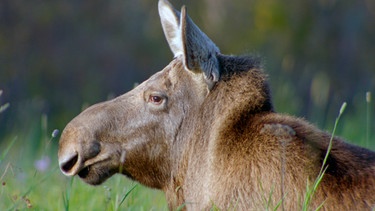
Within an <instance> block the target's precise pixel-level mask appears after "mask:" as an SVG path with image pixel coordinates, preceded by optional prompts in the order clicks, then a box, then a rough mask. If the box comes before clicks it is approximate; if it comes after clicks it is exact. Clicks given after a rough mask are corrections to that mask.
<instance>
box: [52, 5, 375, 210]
mask: <svg viewBox="0 0 375 211" xmlns="http://www.w3.org/2000/svg"><path fill="white" fill-rule="evenodd" d="M158 9H159V15H160V18H161V23H162V28H163V31H164V34H165V36H166V39H167V42H168V44H169V47H170V49H171V50H172V52H173V54H174V59H173V60H172V61H171V62H170V63H169V65H167V66H166V67H165V68H164V69H163V70H161V71H159V72H157V73H156V74H154V75H153V76H151V77H150V78H149V79H148V80H146V81H144V82H143V83H141V84H140V85H138V86H137V87H135V88H134V89H133V90H131V91H129V92H127V93H125V94H123V95H121V96H119V97H117V98H114V99H112V100H109V101H106V102H102V103H98V104H95V105H92V106H90V107H89V108H87V109H86V110H84V111H83V112H82V113H81V114H79V115H78V116H77V117H75V118H74V119H73V120H72V121H71V122H69V123H68V125H67V126H66V127H65V129H64V131H63V133H62V135H61V138H60V141H59V150H58V161H59V166H60V169H61V171H62V172H63V174H65V175H67V176H74V175H78V176H79V177H80V178H81V179H82V180H83V181H84V182H86V183H88V184H91V185H99V184H101V183H103V182H104V181H105V180H106V179H108V178H110V177H111V176H112V175H114V174H123V175H125V176H127V177H129V178H130V179H133V180H136V181H138V182H140V183H141V184H143V185H145V186H147V187H150V188H156V189H160V190H162V191H163V192H164V193H165V196H166V199H167V202H168V207H169V209H171V210H176V209H178V208H182V209H187V210H208V209H211V208H219V209H224V210H226V209H234V210H264V209H269V208H273V209H277V208H281V207H282V208H283V209H285V210H301V209H302V208H303V206H304V205H303V203H304V201H306V199H307V197H310V199H309V209H310V208H311V209H316V208H321V209H324V210H371V209H373V208H374V207H375V152H373V151H371V150H368V149H365V148H362V147H359V146H354V145H352V144H349V143H347V142H345V141H344V140H343V139H341V138H339V137H332V138H331V136H332V135H331V134H329V133H326V132H323V131H321V130H319V129H317V128H316V127H315V126H314V125H312V124H310V123H308V122H307V121H305V120H303V119H301V118H297V117H293V116H289V115H285V114H279V113H277V112H276V111H275V110H274V108H273V105H272V99H271V94H270V88H269V86H268V82H267V75H266V74H265V73H264V70H263V68H262V64H261V62H260V61H259V59H258V58H257V57H253V56H248V55H246V56H232V55H224V54H221V53H220V50H219V48H218V47H217V46H216V45H215V44H214V43H213V41H211V40H210V38H208V36H207V35H206V34H204V33H203V32H202V31H201V30H200V29H199V28H198V27H197V25H195V23H193V21H192V20H191V18H190V17H189V16H188V15H187V12H186V8H185V6H183V7H182V9H181V10H180V11H178V10H176V9H174V7H173V6H172V5H171V4H170V3H169V2H168V1H167V0H159V3H158ZM330 146H331V147H330ZM329 147H330V148H329ZM329 149H330V150H329ZM326 155H328V157H327V158H326ZM325 158H326V159H325ZM323 161H325V162H323ZM323 164H325V165H324V166H323V169H324V174H323V177H322V179H321V180H320V182H319V184H318V186H317V187H316V189H315V192H314V194H313V195H308V194H307V192H308V190H310V189H311V188H312V184H313V183H314V181H315V180H316V178H317V177H318V176H319V175H320V173H321V169H322V165H323Z"/></svg>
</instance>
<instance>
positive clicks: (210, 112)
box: [164, 55, 273, 208]
mask: <svg viewBox="0 0 375 211" xmlns="http://www.w3.org/2000/svg"><path fill="white" fill-rule="evenodd" d="M219 61H220V65H221V71H222V76H221V80H220V81H219V82H217V83H216V85H215V86H214V87H213V89H212V90H211V92H210V93H209V94H208V96H207V97H206V99H205V101H204V102H203V103H202V105H201V106H200V107H198V108H194V109H193V110H190V111H189V113H188V114H187V116H186V120H185V121H184V123H183V124H184V125H182V127H181V131H180V133H179V135H178V137H177V140H176V141H175V142H174V146H173V147H172V150H171V151H172V155H171V156H172V158H171V160H174V161H176V162H174V166H172V172H171V180H170V184H169V185H168V186H167V187H166V188H165V189H164V191H165V192H166V197H167V199H168V201H169V206H170V208H176V207H177V206H179V205H181V204H183V203H184V202H185V200H186V199H185V197H186V196H185V195H184V189H185V188H189V184H187V183H188V182H189V181H190V182H191V181H192V180H194V175H199V172H198V171H202V172H201V173H203V174H201V175H204V174H205V172H204V171H205V170H204V168H205V167H206V166H207V165H209V163H205V162H207V160H209V157H208V156H209V155H207V154H208V153H207V152H208V150H209V145H210V144H212V143H214V142H215V141H216V140H219V139H220V136H223V134H222V133H221V131H223V130H225V128H233V127H234V125H239V124H237V123H238V122H239V121H246V120H248V119H249V118H251V116H252V115H256V114H258V113H263V112H273V107H272V103H271V96H270V92H269V88H268V84H267V83H266V75H265V74H264V73H263V72H262V70H261V69H260V67H259V63H258V62H257V60H255V59H253V58H250V57H232V56H224V55H219ZM245 119H246V120H245ZM214 131H216V132H214ZM194 182H196V181H194ZM202 185H204V184H202Z"/></svg>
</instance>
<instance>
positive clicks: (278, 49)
mask: <svg viewBox="0 0 375 211" xmlns="http://www.w3.org/2000/svg"><path fill="white" fill-rule="evenodd" d="M171 2H172V4H173V5H175V6H176V7H177V8H180V6H181V5H183V4H185V5H186V6H187V8H188V13H189V14H190V16H191V17H192V19H193V20H194V21H195V22H196V23H197V25H198V26H200V28H201V29H202V30H203V31H205V32H206V34H207V35H208V36H209V37H211V39H212V40H213V41H214V42H216V44H217V45H218V46H219V47H220V48H221V51H222V53H224V54H248V53H255V54H258V55H260V56H261V57H262V58H263V59H264V67H265V70H266V72H267V73H268V74H269V76H270V83H271V88H272V93H273V95H274V103H275V107H276V110H277V111H279V112H285V113H290V114H292V115H296V116H302V117H305V118H306V119H308V120H309V121H311V122H313V123H314V124H317V125H318V126H319V127H321V128H323V129H327V130H328V129H330V128H331V127H332V125H333V122H334V118H335V117H336V116H337V113H338V110H339V108H340V106H341V104H342V103H343V102H344V101H346V102H348V107H347V110H346V115H344V119H345V118H347V119H349V120H350V121H349V122H355V127H353V124H349V125H348V126H343V127H342V129H341V131H346V134H345V135H346V136H347V138H348V139H359V138H361V137H362V136H359V135H358V134H362V135H363V134H365V133H366V130H365V128H366V127H367V128H368V127H370V129H371V130H374V129H375V128H374V120H373V119H374V118H369V115H370V117H373V114H374V107H375V106H374V104H373V103H371V104H369V105H370V108H369V109H367V111H370V112H365V111H366V106H367V107H369V105H368V104H366V101H365V93H366V92H367V91H372V92H373V91H374V90H375V1H373V0H348V1H339V0H306V1H299V0H284V1H277V0H252V1H245V0H231V1H225V0H201V1H181V0H180V1H173V0H172V1H171ZM172 57H173V56H172V53H171V52H170V50H169V48H168V45H167V43H166V41H165V38H164V35H163V32H162V28H161V25H160V21H159V16H158V13H157V1H156V0H121V1H120V0H108V1H98V0H90V1H80V0H74V1H73V0H69V1H45V0H44V1H43V0H35V1H28V0H1V1H0V89H2V90H3V91H4V93H3V95H2V96H1V97H0V105H2V104H5V103H10V107H9V108H8V109H7V110H6V111H4V112H3V113H1V114H0V144H1V143H2V142H4V140H5V141H6V140H10V139H12V137H13V136H14V134H19V133H22V134H27V137H29V138H30V140H32V141H35V142H36V143H35V144H36V148H37V146H38V142H39V141H40V140H41V139H40V138H38V137H41V133H43V132H50V131H52V130H53V129H55V128H57V129H60V131H62V129H63V128H64V126H65V125H66V124H67V123H68V121H69V120H71V119H72V118H73V117H74V116H76V115H77V114H78V113H79V112H80V111H81V109H82V107H85V106H87V105H91V104H94V103H97V102H100V101H104V100H106V99H108V98H112V97H114V96H118V95H120V94H122V93H125V92H127V91H128V90H130V89H131V88H132V87H133V84H134V83H135V82H141V81H143V80H145V79H147V78H148V77H149V76H150V75H152V74H153V73H155V72H156V71H159V70H161V69H162V68H163V67H164V66H166V65H167V64H168V62H169V61H170V60H171V59H172ZM43 119H44V120H43ZM366 119H367V120H368V119H370V121H371V123H370V124H367V126H365V125H366V121H367V120H366ZM351 120H353V121H351ZM354 120H355V121H354ZM43 121H44V123H43ZM46 122H48V124H47V123H46ZM41 124H45V125H46V126H44V127H41ZM41 128H42V129H41ZM43 128H44V130H46V131H42V130H43ZM46 128H47V129H46ZM339 133H340V130H339ZM32 137H35V138H32ZM363 137H364V136H363ZM21 142H22V141H21Z"/></svg>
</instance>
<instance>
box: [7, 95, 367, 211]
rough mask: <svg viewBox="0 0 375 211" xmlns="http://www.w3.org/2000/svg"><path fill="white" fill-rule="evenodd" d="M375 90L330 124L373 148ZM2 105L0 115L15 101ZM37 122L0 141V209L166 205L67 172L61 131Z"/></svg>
mask: <svg viewBox="0 0 375 211" xmlns="http://www.w3.org/2000/svg"><path fill="white" fill-rule="evenodd" d="M370 95H371V94H370V93H367V95H366V98H365V100H363V103H362V108H363V109H360V110H358V111H356V110H354V111H353V109H349V112H353V113H352V114H351V113H347V111H346V112H345V111H344V108H343V107H341V109H340V108H338V109H337V111H338V112H339V111H340V113H339V115H338V116H337V118H336V122H335V121H333V120H332V124H328V125H329V126H328V127H329V128H326V130H328V131H331V132H334V133H335V134H336V135H339V136H343V137H350V138H352V140H361V141H357V142H355V143H356V144H358V145H362V146H365V147H368V148H372V149H374V143H373V142H371V141H370V140H371V137H373V135H374V134H373V132H372V125H373V124H372V122H373V120H372V118H371V116H372V115H371V111H372V109H373V107H374V106H373V103H372V102H371V96H370ZM0 97H1V96H0ZM345 105H346V104H345ZM0 106H1V108H0V115H1V113H3V112H7V108H8V107H9V106H10V105H9V104H3V105H0ZM358 113H359V115H358ZM341 116H342V117H343V118H342V119H341V120H340V121H338V120H339V117H341ZM35 122H36V123H37V124H35V125H33V126H31V128H30V129H29V130H24V131H22V130H21V131H17V130H15V131H16V132H10V133H9V134H6V139H5V141H3V142H2V143H1V145H0V182H1V187H0V202H1V203H0V210H26V209H31V210H167V205H166V201H165V198H164V195H163V193H162V192H161V191H158V190H152V189H149V188H146V187H144V186H142V185H140V184H138V183H137V182H134V181H131V180H129V179H127V178H126V177H123V176H120V175H116V176H114V177H112V178H110V179H109V180H108V181H106V182H105V183H104V184H102V185H101V186H96V187H94V186H90V185H87V184H85V183H83V182H82V181H81V180H80V179H79V178H77V177H72V178H68V177H65V176H64V175H62V173H61V172H60V170H59V168H58V164H57V147H58V140H59V131H58V130H57V129H54V128H51V126H50V125H49V124H48V116H46V115H43V114H42V115H41V116H40V118H39V119H38V120H36V121H35ZM336 129H337V130H336ZM36 143H38V144H36ZM322 170H323V169H322ZM323 176H324V175H323ZM318 184H319V180H317V184H315V185H318ZM313 189H314V184H312V186H311V189H310V191H312V190H313ZM306 203H308V202H306ZM307 206H308V205H307ZM273 208H274V209H275V208H280V205H277V206H275V207H273Z"/></svg>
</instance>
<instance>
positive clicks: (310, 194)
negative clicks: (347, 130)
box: [302, 102, 346, 211]
mask: <svg viewBox="0 0 375 211" xmlns="http://www.w3.org/2000/svg"><path fill="white" fill-rule="evenodd" d="M345 108H346V102H344V103H343V104H342V106H341V108H340V112H339V115H338V116H337V118H336V121H335V125H334V127H333V131H332V135H331V139H330V140H329V145H328V148H327V152H326V155H325V157H324V160H323V163H322V166H321V168H320V171H319V174H318V176H317V178H316V179H315V181H314V183H313V184H312V187H310V186H309V183H307V186H306V194H305V197H304V202H303V206H302V210H304V211H307V210H310V209H311V207H310V203H311V200H312V199H313V197H314V194H315V192H316V190H317V189H318V187H319V184H320V182H321V181H322V179H323V177H324V173H325V172H326V170H327V168H328V166H327V165H326V163H327V159H328V156H329V153H330V152H331V148H332V142H333V138H334V136H335V133H336V128H337V125H338V123H339V121H340V118H341V115H342V114H343V113H344V111H345ZM323 204H324V202H322V204H321V205H320V206H319V207H317V208H316V210H319V209H320V208H321V207H322V206H323Z"/></svg>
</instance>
